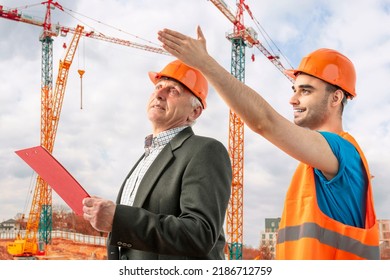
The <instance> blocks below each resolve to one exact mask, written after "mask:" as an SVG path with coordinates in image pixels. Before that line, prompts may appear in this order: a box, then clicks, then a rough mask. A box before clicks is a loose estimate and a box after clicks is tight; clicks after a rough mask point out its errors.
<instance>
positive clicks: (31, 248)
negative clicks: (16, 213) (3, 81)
mask: <svg viewBox="0 0 390 280" xmlns="http://www.w3.org/2000/svg"><path fill="white" fill-rule="evenodd" d="M41 4H43V5H46V14H45V19H44V21H41V20H37V19H34V18H33V17H31V16H29V15H25V14H23V13H21V12H20V11H18V10H17V9H6V8H4V7H3V6H2V5H0V17H1V18H5V19H9V20H13V21H17V22H24V23H28V24H32V25H36V26H40V27H42V28H43V32H42V34H41V36H40V41H41V42H42V65H41V126H40V130H41V132H40V143H41V146H43V147H44V148H46V149H47V150H48V151H49V152H50V153H52V152H53V147H54V142H55V138H56V133H57V128H58V123H59V119H60V114H61V108H62V103H63V99H64V93H65V88H66V82H67V78H68V73H69V68H70V66H71V64H72V61H73V58H74V55H75V52H76V50H77V46H78V42H79V40H80V38H81V37H82V36H85V37H88V38H94V39H98V40H103V41H107V42H110V43H116V44H120V45H124V46H128V47H132V48H137V49H141V50H145V51H149V52H155V53H159V54H166V55H169V53H167V52H166V51H165V50H163V49H160V48H156V47H152V46H148V45H142V44H138V43H135V42H131V41H127V40H122V39H118V38H114V37H109V36H106V35H104V34H101V33H99V32H95V31H89V32H87V31H85V30H84V27H83V26H81V25H78V26H77V27H76V28H70V27H65V26H61V25H59V24H52V23H51V10H52V9H55V8H57V9H59V10H61V11H63V7H62V6H61V5H60V4H59V3H58V2H53V0H48V1H45V2H42V3H41ZM68 33H71V34H73V38H72V41H71V43H70V45H69V47H68V49H67V51H66V55H65V57H64V60H62V61H60V65H59V70H58V76H57V80H56V84H55V88H54V90H53V88H52V81H53V37H56V36H58V35H59V34H60V35H62V36H66V35H67V34H68ZM79 74H80V77H82V74H84V71H83V70H81V71H79ZM51 229H52V191H51V187H50V186H48V184H47V183H46V182H45V181H44V180H43V179H42V178H41V177H40V176H38V177H37V180H36V186H35V189H34V194H33V199H32V204H31V208H30V213H29V217H28V221H27V225H26V234H25V236H24V237H21V236H20V237H18V238H17V239H16V240H15V241H14V242H13V243H10V244H8V246H7V250H8V252H9V253H10V254H11V255H13V256H34V255H37V254H43V253H44V244H49V243H50V242H51ZM37 234H38V236H37ZM37 239H38V240H39V242H37Z"/></svg>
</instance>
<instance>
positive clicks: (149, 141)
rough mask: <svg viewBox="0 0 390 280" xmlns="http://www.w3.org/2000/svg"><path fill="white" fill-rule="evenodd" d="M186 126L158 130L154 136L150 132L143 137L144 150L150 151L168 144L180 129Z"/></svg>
mask: <svg viewBox="0 0 390 280" xmlns="http://www.w3.org/2000/svg"><path fill="white" fill-rule="evenodd" d="M186 127H188V126H180V127H175V128H171V129H168V130H166V131H163V132H160V133H159V134H157V135H156V136H155V137H153V134H150V135H148V136H146V137H145V151H147V152H150V150H152V149H156V148H159V147H164V146H165V145H166V144H168V143H169V142H170V141H171V140H172V138H173V137H175V136H176V135H177V134H178V133H179V132H180V131H182V130H183V129H185V128H186Z"/></svg>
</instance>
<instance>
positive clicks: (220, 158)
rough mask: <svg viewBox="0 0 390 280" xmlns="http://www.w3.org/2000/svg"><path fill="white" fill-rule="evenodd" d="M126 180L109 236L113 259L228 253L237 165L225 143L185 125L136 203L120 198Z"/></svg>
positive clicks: (149, 175) (162, 155)
mask: <svg viewBox="0 0 390 280" xmlns="http://www.w3.org/2000/svg"><path fill="white" fill-rule="evenodd" d="M141 159H142V157H141ZM134 168H135V166H134V167H133V169H132V170H131V171H130V173H129V175H128V176H127V177H126V180H127V178H128V177H129V176H130V174H131V173H132V172H133V170H134ZM126 180H125V181H124V183H123V184H122V187H121V189H120V191H119V194H118V198H117V207H116V210H115V215H114V221H113V227H112V232H111V233H110V235H109V238H108V241H107V243H108V244H107V245H108V246H107V255H108V259H134V260H136V259H138V260H148V259H152V260H156V259H161V260H163V259H168V260H169V259H173V260H178V259H224V246H225V237H224V233H223V232H224V230H223V223H224V219H225V213H226V208H227V205H228V201H229V197H230V186H231V180H232V168H231V163H230V158H229V156H228V152H227V150H226V148H225V147H224V146H223V145H222V143H220V142H218V141H217V140H215V139H212V138H206V137H201V136H196V135H194V133H193V131H192V129H191V128H190V127H188V128H185V129H184V130H183V131H181V132H180V133H179V134H178V135H176V136H175V137H174V138H173V139H172V140H171V142H170V143H168V144H167V145H166V146H165V147H164V149H163V150H162V151H161V153H160V154H159V155H158V157H157V158H156V160H155V161H154V162H153V164H152V165H151V166H150V168H149V170H148V171H147V173H146V174H145V176H144V178H143V179H142V181H141V183H140V185H139V188H138V192H137V194H136V197H135V201H134V204H133V206H125V205H120V204H119V202H120V198H121V194H122V191H123V187H124V184H125V182H126Z"/></svg>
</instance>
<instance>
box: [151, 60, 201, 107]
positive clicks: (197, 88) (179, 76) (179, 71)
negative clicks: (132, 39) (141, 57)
mask: <svg viewBox="0 0 390 280" xmlns="http://www.w3.org/2000/svg"><path fill="white" fill-rule="evenodd" d="M161 77H167V78H172V79H174V80H176V81H178V82H180V83H181V84H183V85H184V86H186V87H187V88H188V89H189V90H190V91H191V92H192V93H193V94H194V95H195V96H196V97H197V98H198V99H199V101H200V102H201V103H202V106H203V109H206V97H207V93H208V83H207V80H206V78H205V77H204V76H203V75H202V73H201V72H200V71H198V70H196V69H195V68H192V67H189V66H188V65H186V64H184V63H183V62H181V61H180V60H175V61H172V62H171V63H169V64H168V65H167V66H165V67H164V69H163V70H161V71H160V72H158V73H157V72H149V78H150V80H151V81H152V82H153V83H154V84H156V83H157V82H158V81H159V80H160V78H161Z"/></svg>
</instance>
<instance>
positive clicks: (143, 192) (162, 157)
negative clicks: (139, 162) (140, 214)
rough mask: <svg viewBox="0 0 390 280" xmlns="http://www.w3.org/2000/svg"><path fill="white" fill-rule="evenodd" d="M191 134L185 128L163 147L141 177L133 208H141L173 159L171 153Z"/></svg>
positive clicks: (189, 130)
mask: <svg viewBox="0 0 390 280" xmlns="http://www.w3.org/2000/svg"><path fill="white" fill-rule="evenodd" d="M193 134H194V132H193V131H192V128H191V127H188V128H185V129H184V130H182V131H181V132H180V133H179V134H178V135H176V136H175V137H174V138H173V139H172V140H171V142H170V143H168V144H167V145H166V146H165V147H164V149H163V150H162V151H161V152H160V154H159V155H158V156H157V158H156V159H155V160H154V162H153V164H152V165H151V166H150V167H149V169H148V171H147V172H146V174H145V176H144V177H143V179H142V181H141V183H140V185H139V187H138V191H137V194H136V196H135V199H134V204H133V206H134V207H142V205H143V204H144V202H145V199H146V198H147V196H148V194H149V193H150V192H151V191H152V189H153V187H154V186H155V184H156V182H157V180H158V179H159V178H160V177H161V174H162V172H163V170H164V169H165V167H166V166H167V164H168V163H169V162H170V161H172V160H173V159H174V155H173V151H174V150H176V149H178V148H179V147H180V146H181V145H182V144H183V143H184V141H185V140H186V139H187V138H189V137H190V136H191V135H193Z"/></svg>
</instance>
